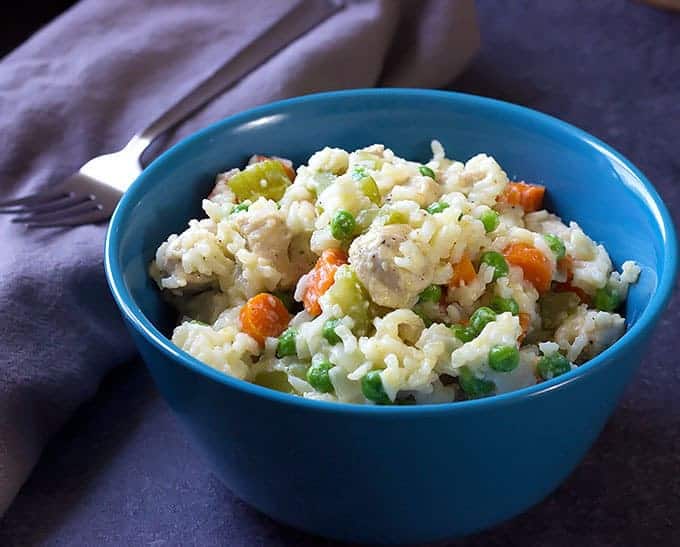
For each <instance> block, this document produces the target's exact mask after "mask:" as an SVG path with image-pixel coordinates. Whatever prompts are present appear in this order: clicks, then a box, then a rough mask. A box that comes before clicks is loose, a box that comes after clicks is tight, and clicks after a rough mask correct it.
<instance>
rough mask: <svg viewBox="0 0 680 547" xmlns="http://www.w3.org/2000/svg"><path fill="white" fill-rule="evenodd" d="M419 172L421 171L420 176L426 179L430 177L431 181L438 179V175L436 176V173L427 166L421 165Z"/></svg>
mask: <svg viewBox="0 0 680 547" xmlns="http://www.w3.org/2000/svg"><path fill="white" fill-rule="evenodd" d="M418 171H420V174H421V175H423V176H424V177H430V178H431V179H436V178H437V177H436V175H435V174H434V171H433V170H432V169H430V168H429V167H428V166H427V165H421V166H420V167H418Z"/></svg>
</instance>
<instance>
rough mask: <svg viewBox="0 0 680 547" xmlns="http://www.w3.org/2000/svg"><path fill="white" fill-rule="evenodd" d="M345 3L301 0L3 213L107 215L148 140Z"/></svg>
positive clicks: (31, 222)
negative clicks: (103, 148)
mask: <svg viewBox="0 0 680 547" xmlns="http://www.w3.org/2000/svg"><path fill="white" fill-rule="evenodd" d="M342 7H343V0H323V1H319V0H300V1H299V2H297V3H296V4H295V5H294V6H293V7H292V8H291V9H290V10H289V11H288V12H287V13H286V14H285V15H284V16H283V17H282V18H280V19H279V20H278V21H277V22H276V23H274V24H273V25H272V26H271V27H269V28H267V29H265V30H264V31H263V32H262V33H261V34H260V35H259V36H257V37H256V38H255V39H254V40H253V41H252V42H251V43H250V44H248V45H246V46H245V47H244V48H243V49H242V50H240V51H239V52H238V53H237V54H236V55H235V56H234V57H233V58H232V59H231V60H230V61H229V62H227V63H226V64H225V65H223V66H222V67H221V68H219V69H218V70H217V71H216V72H214V73H213V74H212V75H211V76H210V77H208V78H207V79H206V80H204V81H203V82H202V83H201V84H199V85H198V86H197V87H195V88H194V89H193V90H192V91H190V92H189V93H188V94H187V95H185V96H184V97H183V98H182V99H180V100H179V102H177V103H176V104H174V105H173V106H171V107H170V108H169V109H168V110H166V111H165V112H164V113H162V114H161V115H160V116H159V117H158V118H156V119H155V120H154V121H153V122H151V123H150V124H149V126H148V127H146V128H145V129H143V130H142V131H140V132H138V133H137V134H136V135H134V136H133V137H132V139H131V140H130V142H128V143H127V145H125V147H124V148H123V149H122V150H119V151H118V152H114V153H112V154H104V155H102V156H97V157H95V158H93V159H91V160H90V161H88V162H87V163H86V164H85V165H83V166H82V167H81V168H80V169H79V170H78V171H77V172H76V173H74V174H73V175H71V176H70V177H68V178H66V179H65V180H63V181H61V182H60V183H59V184H56V185H54V186H52V187H49V188H46V189H44V190H41V191H39V192H36V193H34V194H31V195H28V196H25V197H21V198H17V199H8V200H4V201H0V214H15V215H19V216H16V217H15V218H13V219H12V222H20V223H24V224H26V225H27V226H28V227H30V228H45V227H54V226H77V225H80V224H89V223H97V222H103V221H105V220H108V218H109V217H110V216H111V215H112V214H113V210H114V209H115V208H116V204H117V203H118V201H119V199H120V197H121V196H122V195H123V193H124V192H125V190H127V189H128V187H129V186H130V185H131V184H132V183H133V182H134V181H135V179H136V178H137V177H138V176H139V174H140V173H141V172H142V165H141V162H140V158H141V156H142V154H143V153H144V151H145V150H146V149H147V148H148V147H149V145H150V144H151V143H152V142H153V141H154V140H155V139H156V138H157V137H158V136H160V135H161V134H162V133H165V132H166V131H168V130H169V129H171V128H172V127H174V126H175V125H177V124H178V123H179V122H181V121H182V120H184V119H186V118H187V117H188V116H189V115H191V114H192V113H193V112H195V111H196V110H197V109H198V108H199V107H201V106H203V105H204V104H205V103H207V102H208V101H209V100H210V99H212V98H214V97H215V96H216V95H218V94H219V93H220V92H222V91H224V90H225V89H227V88H229V87H230V86H232V85H233V84H235V83H236V82H237V81H238V80H239V79H241V78H242V77H244V76H245V75H246V74H248V73H249V72H251V71H252V70H254V69H255V68H257V67H258V66H259V65H261V64H262V63H264V62H265V61H266V60H267V59H269V58H270V57H271V56H272V55H274V54H275V53H276V52H278V51H279V50H281V49H283V48H284V47H285V46H286V45H288V44H289V43H291V42H292V41H293V40H295V39H296V38H298V37H299V36H301V35H302V34H304V33H306V32H307V31H308V30H309V29H311V28H312V27H314V26H316V25H318V24H319V23H321V22H322V21H324V20H325V19H327V18H328V17H330V16H331V15H332V14H334V13H335V12H337V11H338V10H339V9H341V8H342Z"/></svg>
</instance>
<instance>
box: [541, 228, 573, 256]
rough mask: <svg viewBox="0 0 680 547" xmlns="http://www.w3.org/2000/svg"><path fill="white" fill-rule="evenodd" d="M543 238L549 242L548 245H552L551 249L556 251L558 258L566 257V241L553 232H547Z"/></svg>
mask: <svg viewBox="0 0 680 547" xmlns="http://www.w3.org/2000/svg"><path fill="white" fill-rule="evenodd" d="M543 239H545V242H546V243H547V244H548V247H550V250H551V251H552V252H553V253H555V258H557V260H561V259H563V258H564V257H565V255H566V254H567V249H566V247H565V246H564V241H562V240H561V239H560V238H559V237H557V236H556V235H553V234H545V235H544V236H543Z"/></svg>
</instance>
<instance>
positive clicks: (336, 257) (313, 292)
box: [302, 249, 347, 316]
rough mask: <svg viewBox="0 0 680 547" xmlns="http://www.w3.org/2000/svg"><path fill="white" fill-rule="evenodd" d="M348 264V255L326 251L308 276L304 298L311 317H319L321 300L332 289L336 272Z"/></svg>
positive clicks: (331, 250) (332, 250)
mask: <svg viewBox="0 0 680 547" xmlns="http://www.w3.org/2000/svg"><path fill="white" fill-rule="evenodd" d="M343 264H347V253H345V252H344V251H342V250H340V249H326V250H325V251H324V252H323V253H322V254H321V256H320V257H319V259H318V260H317V261H316V264H315V265H314V267H313V268H312V269H311V271H310V272H309V273H308V274H307V285H306V287H305V291H304V294H303V296H302V302H303V303H304V305H305V310H307V313H309V314H310V315H314V316H316V315H319V314H320V313H321V306H320V305H319V298H320V297H321V296H322V295H323V294H324V293H325V292H326V291H327V290H328V289H330V287H331V285H333V282H334V281H335V272H336V271H337V270H338V268H339V267H340V266H342V265H343Z"/></svg>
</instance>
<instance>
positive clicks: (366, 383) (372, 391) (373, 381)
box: [361, 370, 390, 405]
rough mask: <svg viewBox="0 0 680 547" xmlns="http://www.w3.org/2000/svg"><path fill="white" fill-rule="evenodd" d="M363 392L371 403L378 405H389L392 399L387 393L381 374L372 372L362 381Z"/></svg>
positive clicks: (375, 371)
mask: <svg viewBox="0 0 680 547" xmlns="http://www.w3.org/2000/svg"><path fill="white" fill-rule="evenodd" d="M361 392H362V393H363V394H364V397H366V398H367V399H368V400H369V401H373V402H374V403H376V404H378V405H387V404H389V403H390V398H389V397H388V396H387V393H385V388H384V387H383V383H382V378H381V377H380V372H379V371H377V370H372V371H370V372H369V373H368V374H366V375H365V376H364V377H363V378H362V379H361Z"/></svg>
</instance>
